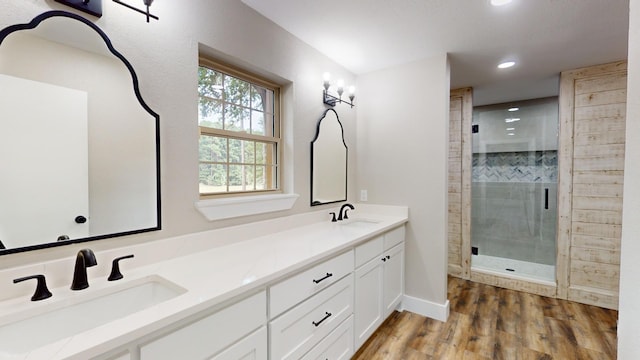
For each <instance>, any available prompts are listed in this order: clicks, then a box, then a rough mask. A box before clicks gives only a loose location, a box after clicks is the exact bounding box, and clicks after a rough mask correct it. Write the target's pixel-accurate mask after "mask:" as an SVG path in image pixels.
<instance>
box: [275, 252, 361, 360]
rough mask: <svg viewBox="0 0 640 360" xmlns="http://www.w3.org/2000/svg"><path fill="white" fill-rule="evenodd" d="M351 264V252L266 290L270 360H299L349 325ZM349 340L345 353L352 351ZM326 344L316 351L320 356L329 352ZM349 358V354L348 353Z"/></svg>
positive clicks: (351, 294) (351, 285) (351, 283)
mask: <svg viewBox="0 0 640 360" xmlns="http://www.w3.org/2000/svg"><path fill="white" fill-rule="evenodd" d="M353 261H354V259H353V250H351V251H348V252H346V253H344V254H342V255H338V256H336V257H333V258H331V259H329V260H327V261H324V262H323V263H321V264H319V265H316V266H314V267H312V268H311V269H309V270H306V271H303V272H301V273H299V274H297V275H294V276H292V277H291V278H289V279H287V280H284V281H282V282H280V283H277V284H275V285H273V286H272V287H271V288H270V289H269V294H270V309H271V319H272V320H271V321H270V323H269V334H270V339H271V346H270V354H271V356H270V359H272V360H276V359H278V360H298V359H300V358H302V357H303V356H305V354H306V353H308V352H309V351H310V350H312V349H314V348H316V347H318V346H319V344H320V343H321V342H322V341H323V339H325V338H327V336H328V335H329V334H334V331H335V330H336V329H337V328H338V327H339V326H340V325H341V324H344V323H347V325H346V326H347V327H350V326H352V325H351V319H352V314H353V267H354V264H353ZM305 299H306V300H305ZM301 300H302V301H301ZM300 301H301V302H300ZM296 302H297V303H298V304H297V305H295V306H294V307H293V308H291V309H290V310H286V311H284V310H285V309H287V308H289V307H290V306H291V305H293V304H296ZM283 311H284V312H283ZM352 339H353V337H350V338H349V339H348V341H349V344H348V346H347V351H349V350H350V351H352V350H353V340H352ZM334 342H335V341H334ZM332 343H333V342H331V343H330V344H329V345H331V344H332ZM329 345H326V348H323V349H322V351H320V350H319V351H320V354H322V353H324V352H325V351H329V350H330V349H331V346H329ZM337 346H339V345H337ZM351 355H352V352H351V353H349V354H348V356H351Z"/></svg>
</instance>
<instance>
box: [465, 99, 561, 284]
mask: <svg viewBox="0 0 640 360" xmlns="http://www.w3.org/2000/svg"><path fill="white" fill-rule="evenodd" d="M472 149H473V157H472V183H471V184H472V185H471V246H472V254H473V255H472V256H471V267H472V269H473V270H476V271H484V272H489V273H498V274H500V275H502V274H509V275H510V276H512V277H516V278H523V279H527V280H537V281H540V282H545V283H555V261H556V223H557V205H556V204H557V183H558V154H557V150H558V98H557V97H552V98H544V99H535V100H527V101H520V102H513V103H506V104H496V105H488V106H478V107H474V109H473V120H472Z"/></svg>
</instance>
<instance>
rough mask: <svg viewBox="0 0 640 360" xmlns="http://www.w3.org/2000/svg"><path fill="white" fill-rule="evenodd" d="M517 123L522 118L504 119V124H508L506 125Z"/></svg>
mask: <svg viewBox="0 0 640 360" xmlns="http://www.w3.org/2000/svg"><path fill="white" fill-rule="evenodd" d="M516 121H520V118H511V119H504V122H506V123H512V122H516Z"/></svg>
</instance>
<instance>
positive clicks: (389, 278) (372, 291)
mask: <svg viewBox="0 0 640 360" xmlns="http://www.w3.org/2000/svg"><path fill="white" fill-rule="evenodd" d="M355 258H356V270H355V295H354V296H355V299H354V309H355V311H354V315H355V318H354V324H355V325H354V332H355V347H356V349H357V348H359V347H360V346H361V345H362V344H363V343H364V342H365V341H366V340H367V339H368V338H369V336H371V334H373V333H374V332H375V330H376V329H377V328H378V326H380V324H382V322H383V321H384V320H385V319H386V318H387V317H388V316H389V315H390V314H391V313H392V312H393V310H394V309H395V308H396V307H397V306H398V304H399V303H400V301H401V300H402V294H403V293H404V226H401V227H398V228H396V229H394V230H391V231H389V232H387V233H385V234H384V235H383V236H379V237H376V238H374V239H372V240H369V241H368V242H366V243H364V244H362V245H360V246H358V247H356V249H355Z"/></svg>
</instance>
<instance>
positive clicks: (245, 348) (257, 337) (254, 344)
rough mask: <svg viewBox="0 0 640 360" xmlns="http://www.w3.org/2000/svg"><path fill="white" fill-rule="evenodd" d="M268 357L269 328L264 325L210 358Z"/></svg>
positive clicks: (255, 359) (257, 359)
mask: <svg viewBox="0 0 640 360" xmlns="http://www.w3.org/2000/svg"><path fill="white" fill-rule="evenodd" d="M266 358H267V328H266V327H265V326H263V327H262V328H260V329H259V330H257V331H256V332H254V333H253V334H251V335H248V336H247V337H245V338H244V339H242V340H240V341H239V342H238V343H236V344H235V345H233V346H231V347H230V348H228V349H226V350H225V351H223V352H221V353H220V354H218V355H216V356H214V357H212V358H211V359H210V360H262V359H266Z"/></svg>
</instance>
